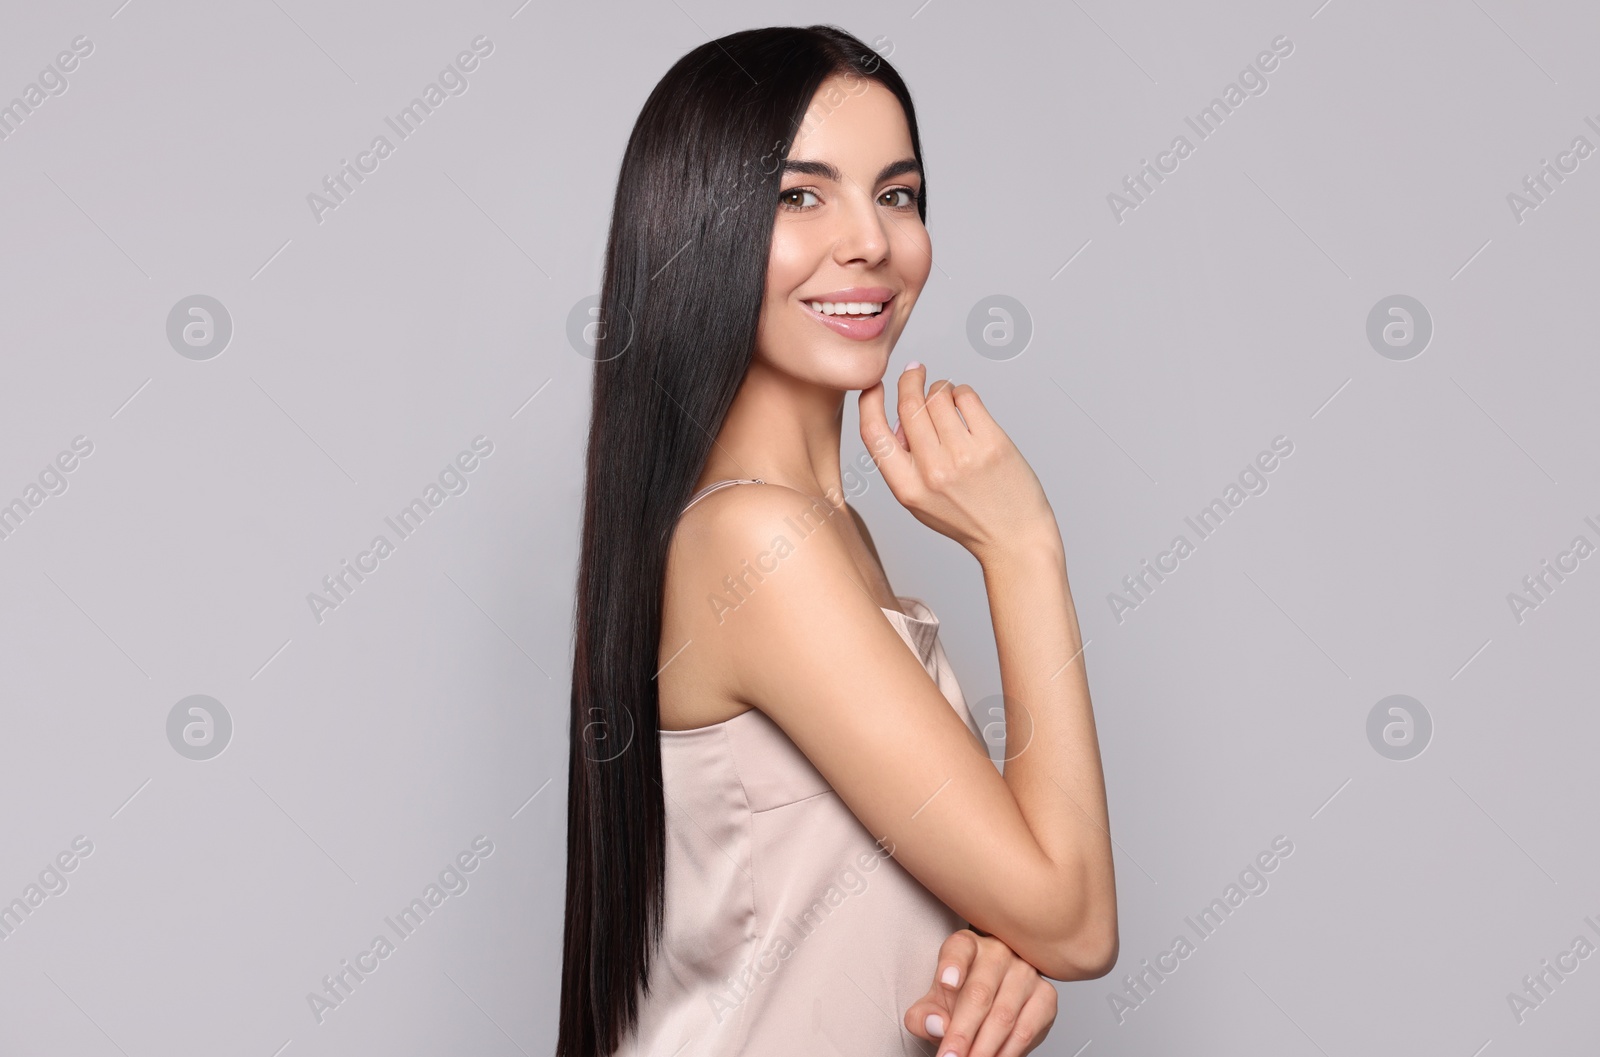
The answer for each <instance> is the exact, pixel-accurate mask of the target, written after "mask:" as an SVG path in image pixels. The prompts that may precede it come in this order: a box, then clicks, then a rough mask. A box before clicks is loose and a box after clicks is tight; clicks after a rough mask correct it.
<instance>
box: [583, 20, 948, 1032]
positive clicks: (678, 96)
mask: <svg viewBox="0 0 1600 1057" xmlns="http://www.w3.org/2000/svg"><path fill="white" fill-rule="evenodd" d="M835 74H837V75H840V76H842V77H844V78H846V79H847V80H851V83H852V84H853V83H854V80H853V78H861V79H866V80H870V81H874V82H877V83H878V84H881V85H882V86H883V87H885V88H887V89H888V90H889V91H891V92H893V93H894V95H895V96H896V97H897V98H898V99H899V100H900V105H901V106H902V107H903V108H904V111H905V118H906V124H907V126H908V127H909V129H910V132H911V146H912V151H913V153H914V154H915V156H916V158H917V161H918V163H919V164H920V163H921V161H922V148H921V143H920V141H919V140H918V138H917V121H916V115H915V112H914V111H913V109H912V106H911V96H910V93H909V92H908V91H907V90H906V86H905V83H904V82H903V81H902V80H901V79H900V75H899V74H898V73H896V72H895V70H894V69H893V68H892V67H891V66H890V65H889V64H888V62H887V61H885V60H884V59H883V58H882V57H881V56H880V55H878V54H877V53H876V52H875V51H873V49H872V48H870V47H868V46H867V45H866V44H865V43H863V42H862V41H860V40H858V39H857V38H855V37H853V36H851V35H850V34H848V33H846V32H844V31H842V30H839V29H836V28H834V27H832V26H822V25H817V26H808V27H804V28H802V27H799V26H786V27H773V28H765V29H750V30H744V31H741V32H738V33H732V34H729V35H728V36H725V37H721V38H719V39H717V40H713V41H710V42H708V43H706V44H703V45H701V46H699V47H697V48H695V49H694V50H693V51H691V52H689V53H688V54H687V55H685V56H684V57H683V58H681V59H679V60H678V61H677V62H676V63H675V64H673V66H672V68H671V69H670V70H668V71H667V73H666V75H665V76H664V77H662V78H661V81H660V82H659V83H658V84H657V85H656V87H655V89H654V91H652V92H651V93H650V97H649V99H647V100H646V101H645V104H644V108H643V109H642V110H641V111H640V113H639V118H638V120H637V121H636V122H635V124H634V126H633V133H632V135H630V136H629V138H628V145H627V149H626V150H625V151H624V153H623V157H622V168H621V173H620V175H619V176H618V178H617V193H616V198H615V200H614V202H613V205H612V214H611V229H610V234H609V237H608V240H607V243H606V256H605V274H604V277H603V279H602V281H601V288H600V328H599V333H598V338H597V341H596V344H595V350H594V355H595V372H594V404H593V410H592V413H591V418H590V425H589V442H588V461H587V467H586V471H585V483H584V507H583V540H582V553H581V557H580V559H579V566H578V576H577V595H576V608H575V617H574V656H573V663H572V728H571V747H570V751H569V754H568V768H569V769H568V777H567V906H566V910H567V912H566V934H565V938H564V943H563V956H562V965H561V1024H560V1029H559V1035H558V1039H557V1043H556V1053H557V1055H558V1057H595V1055H609V1054H612V1053H614V1052H615V1051H616V1050H617V1048H618V1046H620V1045H621V1043H622V1041H623V1038H624V1037H625V1036H626V1034H627V1033H628V1032H629V1031H630V1030H631V1029H632V1028H633V1027H634V1026H635V1025H636V1024H637V1020H638V1015H639V1009H640V1004H641V997H642V995H643V994H644V993H646V990H647V988H648V981H649V974H650V965H651V961H652V957H653V955H654V954H655V951H656V948H657V946H658V944H659V943H660V938H661V934H662V926H663V918H664V902H665V865H666V864H665V855H666V828H665V808H664V794H663V788H662V784H661V781H662V779H661V746H660V726H659V716H658V712H657V704H658V701H657V697H656V687H657V684H656V682H655V676H656V670H657V666H658V664H659V655H660V646H661V643H660V639H661V607H662V595H663V580H664V577H665V572H666V560H667V548H668V544H669V543H670V541H671V536H672V531H673V528H674V526H675V524H676V522H677V519H678V515H679V513H680V511H681V510H682V508H683V505H684V504H685V503H686V502H688V500H689V497H690V495H691V493H692V489H693V488H694V485H695V483H696V482H697V480H698V479H699V476H700V473H701V472H702V470H703V469H704V468H705V461H706V456H707V454H708V452H709V451H710V449H711V444H712V442H713V440H714V438H715V437H716V435H717V433H718V431H719V430H720V429H721V427H722V422H723V418H724V416H725V415H726V414H727V411H728V407H729V405H730V404H731V403H732V401H733V397H734V394H735V392H737V390H738V388H739V384H740V382H741V381H742V379H743V378H744V374H745V370H746V368H747V367H748V366H749V364H750V360H751V356H752V354H753V353H754V348H755V339H756V326H757V322H758V320H759V318H760V314H761V302H762V296H763V293H764V291H765V287H766V273H767V256H768V252H769V250H770V248H771V241H772V224H773V218H774V215H775V213H776V211H777V207H778V192H779V190H780V188H781V186H782V163H783V161H784V160H785V159H787V157H788V152H789V148H790V146H791V144H792V142H793V140H794V139H795V137H796V134H797V133H798V132H799V131H800V129H801V125H802V122H803V121H804V119H805V116H806V112H807V110H808V108H809V107H810V104H811V102H812V98H813V96H814V95H815V94H816V92H817V90H818V88H819V87H820V86H821V84H822V83H823V82H824V81H825V80H826V79H827V78H828V77H829V76H830V75H835ZM824 98H826V97H824ZM925 186H926V185H924V187H925ZM918 210H919V212H920V213H921V215H922V216H923V218H924V219H926V217H927V205H926V196H925V192H924V196H923V197H922V198H921V199H920V200H919V202H918Z"/></svg>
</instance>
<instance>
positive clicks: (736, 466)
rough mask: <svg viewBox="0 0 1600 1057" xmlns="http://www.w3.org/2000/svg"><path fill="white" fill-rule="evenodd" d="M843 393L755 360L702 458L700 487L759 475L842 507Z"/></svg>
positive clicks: (768, 480)
mask: <svg viewBox="0 0 1600 1057" xmlns="http://www.w3.org/2000/svg"><path fill="white" fill-rule="evenodd" d="M843 422H844V393H843V392H841V391H840V390H838V389H830V388H826V387H823V386H818V385H813V384H811V383H809V382H805V381H802V380H800V379H797V378H795V377H793V376H792V375H786V374H781V373H779V372H777V371H775V370H773V369H772V368H770V367H768V366H767V365H765V364H763V363H761V362H760V361H759V360H758V361H755V362H753V363H751V365H750V368H749V370H747V371H746V372H745V376H744V380H743V382H742V383H741V384H740V386H739V391H738V393H736V394H735V395H734V398H733V403H732V405H731V406H730V407H729V408H728V415H727V417H726V418H725V419H724V420H723V424H722V430H721V432H719V433H718V434H717V440H716V444H715V445H714V446H713V447H712V449H711V451H710V453H709V454H708V455H707V456H706V472H705V474H704V475H703V476H702V483H703V484H708V483H710V482H712V481H717V480H721V479H724V478H727V477H745V478H749V477H759V478H761V479H762V480H763V481H766V482H768V483H770V484H781V485H786V486H788V487H790V488H793V489H795V490H796V491H799V492H803V493H805V494H806V495H813V496H821V497H823V498H826V499H827V500H828V501H829V502H830V503H833V504H835V505H836V506H842V504H843V503H844V493H843V485H842V480H841V476H840V470H839V437H840V431H841V429H842V425H843Z"/></svg>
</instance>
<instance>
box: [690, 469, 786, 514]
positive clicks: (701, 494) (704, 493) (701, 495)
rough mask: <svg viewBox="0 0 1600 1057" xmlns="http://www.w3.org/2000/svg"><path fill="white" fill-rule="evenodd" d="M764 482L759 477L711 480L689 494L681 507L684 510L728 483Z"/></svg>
mask: <svg viewBox="0 0 1600 1057" xmlns="http://www.w3.org/2000/svg"><path fill="white" fill-rule="evenodd" d="M766 483H767V482H765V481H763V480H762V479H761V478H759V477H729V478H728V479H726V480H723V481H713V482H712V483H711V484H708V485H706V486H705V487H704V488H702V489H700V491H698V492H696V493H695V494H694V495H693V496H691V497H690V499H689V502H688V503H686V504H684V507H683V509H684V510H688V509H689V508H690V507H692V506H694V505H695V504H696V503H698V502H700V500H702V499H704V498H705V497H706V496H708V495H710V494H711V493H712V492H715V491H716V490H717V489H719V488H726V487H727V486H728V485H730V484H766ZM678 516H679V517H682V516H683V514H682V513H681V512H680V513H679V515H678Z"/></svg>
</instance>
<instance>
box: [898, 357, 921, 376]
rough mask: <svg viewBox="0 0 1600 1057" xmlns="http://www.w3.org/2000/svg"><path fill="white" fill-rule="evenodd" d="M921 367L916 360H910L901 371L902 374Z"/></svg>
mask: <svg viewBox="0 0 1600 1057" xmlns="http://www.w3.org/2000/svg"><path fill="white" fill-rule="evenodd" d="M921 366H922V364H920V363H918V362H917V361H916V360H912V361H911V362H910V363H908V364H906V365H905V367H904V368H903V369H902V373H904V371H909V370H911V369H913V368H916V367H921Z"/></svg>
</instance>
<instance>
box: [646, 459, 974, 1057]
mask: <svg viewBox="0 0 1600 1057" xmlns="http://www.w3.org/2000/svg"><path fill="white" fill-rule="evenodd" d="M730 483H746V481H744V480H730V481H719V482H717V483H715V484H713V485H709V486H707V487H706V488H704V489H701V490H700V492H699V493H697V494H696V496H695V497H694V499H692V500H691V503H692V502H695V501H698V499H699V498H700V497H701V496H703V495H705V494H706V493H708V492H710V491H712V490H714V489H716V488H718V487H721V486H724V485H726V484H730ZM685 509H687V507H685ZM899 601H900V603H901V605H902V606H903V607H905V611H904V612H899V611H896V610H892V609H884V610H883V613H884V616H885V619H887V620H888V621H889V623H890V624H891V625H892V626H893V627H894V629H895V630H896V631H897V632H898V633H899V634H900V638H901V640H902V641H904V642H905V644H906V646H907V648H909V649H910V650H911V652H912V654H913V655H914V656H915V657H916V658H917V660H918V661H919V662H920V663H921V664H922V666H923V668H924V670H926V671H927V673H928V676H929V678H931V679H932V680H933V682H934V684H935V685H936V686H937V687H938V688H939V691H940V692H941V693H942V694H943V695H944V697H945V699H946V700H947V701H948V702H949V704H950V707H951V708H952V709H954V710H955V712H956V714H957V715H958V716H959V717H960V718H961V720H962V722H963V723H965V724H966V726H967V728H968V729H969V730H971V731H972V733H973V735H974V736H975V737H977V738H978V739H979V740H980V742H981V740H982V737H981V734H980V732H979V730H978V727H977V725H976V724H975V723H974V721H973V717H972V715H971V713H970V712H969V711H968V708H967V704H966V701H965V699H964V698H963V696H962V692H961V688H960V686H959V685H958V684H957V682H956V678H955V674H954V672H953V671H952V670H951V667H950V662H949V659H948V658H947V657H946V656H945V652H944V647H943V645H942V644H941V643H940V641H939V618H938V617H937V616H936V615H935V614H934V613H933V611H932V609H930V608H929V607H928V605H927V603H926V602H924V601H923V600H922V599H919V598H908V597H904V596H901V597H899ZM860 707H871V703H870V702H861V706H860ZM660 739H661V770H662V784H663V788H664V789H665V792H666V798H665V803H666V827H667V850H666V915H665V928H664V935H663V940H662V945H661V947H660V948H659V949H658V950H657V951H656V954H655V957H654V958H653V960H652V962H651V970H650V989H649V994H648V996H647V997H645V998H644V999H643V1005H642V1012H641V1016H640V1019H639V1021H638V1023H637V1025H636V1026H635V1028H634V1030H633V1031H631V1032H630V1033H628V1035H627V1036H625V1038H624V1040H623V1044H622V1046H621V1047H620V1048H619V1049H618V1050H617V1054H618V1057H635V1055H641V1057H642V1055H646V1054H648V1055H651V1057H656V1055H659V1057H732V1055H735V1054H752V1055H760V1057H786V1055H789V1054H794V1055H796V1057H799V1055H805V1057H831V1055H840V1057H890V1055H905V1057H912V1055H915V1057H926V1055H927V1054H928V1053H929V1051H930V1049H931V1047H930V1045H929V1043H927V1042H924V1041H923V1040H921V1039H919V1038H917V1037H916V1036H915V1035H912V1034H911V1033H910V1032H908V1031H906V1029H905V1027H904V1024H903V1019H904V1016H905V1011H906V1009H907V1007H909V1006H910V1005H911V1003H912V1002H915V1001H916V1000H917V999H919V998H921V997H922V996H923V994H924V993H926V992H927V990H928V988H929V986H930V985H931V984H932V983H933V979H934V974H935V972H936V971H937V969H938V957H939V947H940V945H941V944H943V942H944V941H945V939H946V938H947V937H948V936H949V935H950V934H951V933H952V932H955V931H957V930H959V929H962V928H965V927H966V922H964V921H963V920H962V919H961V918H960V917H959V916H958V915H957V914H956V913H955V912H954V911H952V910H950V909H949V908H948V907H946V906H945V905H944V904H943V903H941V902H940V901H939V900H938V899H937V898H935V897H934V896H933V894H932V893H930V892H929V891H928V890H927V889H926V888H924V887H923V886H922V884H921V883H920V882H918V881H917V880H916V878H914V877H912V876H911V874H910V873H908V872H907V871H906V870H905V868H904V867H902V866H901V865H900V864H899V863H898V862H896V861H895V860H894V859H893V858H892V857H890V855H889V852H890V851H891V850H892V848H887V847H885V846H883V845H880V844H879V843H878V841H877V840H876V839H875V838H874V837H873V836H872V834H871V833H870V832H869V831H868V830H867V829H866V827H865V826H863V825H862V824H861V822H860V821H859V820H858V819H857V818H856V817H855V815H853V814H852V813H851V812H850V809H849V808H848V807H846V806H845V804H844V802H843V801H842V800H840V799H839V795H838V794H837V793H835V792H834V791H833V789H832V787H831V786H829V785H828V783H827V781H826V780H825V779H824V778H823V777H822V775H821V774H820V773H819V772H818V771H817V769H816V768H815V767H813V766H812V765H811V762H810V761H809V760H808V759H807V758H806V756H805V754H804V753H802V752H801V751H800V750H799V748H798V747H796V746H795V744H794V742H792V741H791V740H789V737H788V736H787V735H786V734H784V732H783V730H782V729H781V728H780V727H779V726H778V725H777V724H776V723H774V722H772V721H771V720H770V719H768V718H767V716H766V715H765V714H764V713H762V712H761V711H760V710H759V709H750V710H749V711H746V712H742V713H740V714H739V715H737V716H734V717H733V718H732V719H728V720H725V721H723V722H721V723H714V724H711V725H710V726H705V727H697V728H695V729H693V730H663V731H661V732H660Z"/></svg>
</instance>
